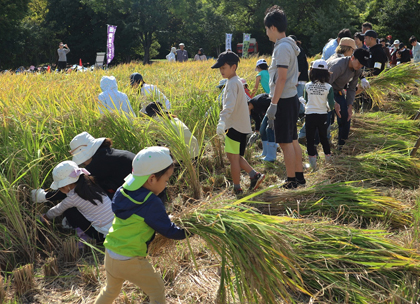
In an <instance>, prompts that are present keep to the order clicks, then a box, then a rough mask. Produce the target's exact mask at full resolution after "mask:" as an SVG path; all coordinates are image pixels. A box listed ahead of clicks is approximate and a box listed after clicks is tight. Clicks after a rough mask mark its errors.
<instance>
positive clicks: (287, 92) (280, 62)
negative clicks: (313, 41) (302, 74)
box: [268, 37, 300, 98]
mask: <svg viewBox="0 0 420 304" xmlns="http://www.w3.org/2000/svg"><path fill="white" fill-rule="evenodd" d="M299 53H300V49H299V47H298V46H297V45H296V43H295V41H294V40H293V39H292V38H290V37H284V38H282V39H280V40H277V41H276V43H275V44H274V51H273V56H272V57H271V64H270V67H269V68H268V73H269V74H270V81H269V85H270V98H273V95H274V90H275V88H276V83H277V79H278V75H277V68H286V69H287V78H286V83H285V85H284V88H283V92H282V94H281V96H280V98H290V97H293V96H295V95H297V87H296V85H297V84H298V77H299V68H298V62H297V56H298V55H299Z"/></svg>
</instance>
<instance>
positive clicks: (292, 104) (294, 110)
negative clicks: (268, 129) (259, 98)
mask: <svg viewBox="0 0 420 304" xmlns="http://www.w3.org/2000/svg"><path fill="white" fill-rule="evenodd" d="M299 108H300V102H299V99H298V97H297V95H296V96H294V97H290V98H280V100H279V102H278V103H277V113H276V120H274V133H275V135H276V143H279V144H289V143H292V142H293V141H294V140H297V138H298V136H297V127H296V123H297V120H298V116H299Z"/></svg>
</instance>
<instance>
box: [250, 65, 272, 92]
mask: <svg viewBox="0 0 420 304" xmlns="http://www.w3.org/2000/svg"><path fill="white" fill-rule="evenodd" d="M255 71H256V72H258V74H257V77H256V78H255V87H254V89H253V90H252V92H251V98H253V97H254V96H255V93H256V92H257V90H258V86H259V84H260V83H261V86H262V87H263V89H264V92H265V93H267V94H268V93H270V86H269V85H268V81H269V79H270V76H269V75H268V65H267V61H265V59H259V60H258V61H257V65H256V67H255Z"/></svg>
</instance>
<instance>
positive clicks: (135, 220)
mask: <svg viewBox="0 0 420 304" xmlns="http://www.w3.org/2000/svg"><path fill="white" fill-rule="evenodd" d="M120 191H121V193H122V194H123V195H124V196H125V197H126V198H127V199H129V200H130V201H132V202H133V203H135V204H139V205H141V204H143V203H144V202H146V201H147V199H148V198H149V197H150V195H151V194H152V192H150V193H149V194H148V195H147V196H146V197H145V199H144V201H143V202H138V201H136V200H134V199H133V198H131V197H130V196H129V195H127V194H126V193H125V192H124V190H123V189H121V190H120ZM154 233H155V230H153V229H152V227H150V226H149V225H147V224H146V223H145V222H144V218H142V217H141V216H138V215H136V214H133V215H132V216H130V217H129V218H127V219H125V220H123V219H121V218H118V217H117V216H115V218H114V221H113V222H112V227H111V228H110V229H109V232H108V235H107V236H106V239H105V242H104V246H105V247H106V248H107V249H109V250H111V251H112V252H115V253H117V254H120V255H124V256H128V257H135V256H141V257H145V256H147V242H149V241H150V239H151V238H152V237H153V235H154Z"/></svg>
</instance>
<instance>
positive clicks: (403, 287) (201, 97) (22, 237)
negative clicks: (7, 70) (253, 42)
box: [0, 58, 420, 303]
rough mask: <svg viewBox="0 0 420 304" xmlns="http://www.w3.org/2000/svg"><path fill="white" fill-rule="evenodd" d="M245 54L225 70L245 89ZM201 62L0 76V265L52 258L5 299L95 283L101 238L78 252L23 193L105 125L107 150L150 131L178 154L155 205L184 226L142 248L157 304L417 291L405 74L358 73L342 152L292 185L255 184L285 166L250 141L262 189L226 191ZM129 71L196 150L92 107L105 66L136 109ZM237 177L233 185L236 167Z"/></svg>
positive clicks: (414, 102) (66, 292)
mask: <svg viewBox="0 0 420 304" xmlns="http://www.w3.org/2000/svg"><path fill="white" fill-rule="evenodd" d="M267 60H268V61H269V58H267ZM254 65H255V59H249V60H241V62H240V65H239V68H238V75H239V76H240V77H243V78H245V79H246V80H247V81H248V84H249V86H250V87H253V85H254V81H255V72H254ZM209 66H210V63H209V62H189V63H187V64H179V63H173V64H169V63H167V62H155V63H153V64H152V65H146V66H143V65H139V64H134V63H133V64H127V65H121V66H118V67H116V68H115V69H111V70H108V71H103V70H98V71H95V72H93V73H90V72H88V73H74V74H68V75H67V74H42V75H24V74H22V75H10V74H7V75H6V74H5V75H0V81H1V83H2V84H4V88H6V89H4V90H1V91H0V111H1V112H0V113H1V114H0V123H1V130H0V157H1V158H0V159H1V163H0V229H1V231H2V233H1V234H0V244H1V245H0V268H1V270H2V274H3V275H4V276H5V281H6V282H9V281H10V280H9V279H10V276H11V273H12V271H13V270H14V269H16V267H18V266H19V265H23V264H27V263H34V266H35V268H37V267H42V266H40V265H43V264H44V263H43V262H44V261H49V260H48V258H49V257H50V256H52V255H51V252H54V255H55V256H57V257H58V258H57V264H58V267H59V269H60V273H59V275H58V276H57V277H54V278H51V280H48V281H45V280H43V276H41V277H40V278H38V277H35V279H34V286H35V287H36V288H37V290H38V291H37V292H38V295H37V297H38V298H37V300H35V298H33V296H32V295H29V300H24V297H26V296H24V297H20V296H15V295H14V292H15V288H14V287H13V286H11V287H9V288H7V289H4V290H5V297H6V301H7V302H8V303H14V302H19V301H29V302H31V301H32V302H34V301H38V302H42V303H47V302H54V301H56V300H57V299H60V300H61V301H63V302H67V303H93V301H94V299H95V297H96V295H97V292H98V290H99V288H100V287H101V285H103V284H104V282H105V276H104V275H105V273H104V269H103V266H102V263H103V262H102V259H103V248H100V247H95V246H93V245H88V247H89V248H91V250H85V251H82V252H77V254H76V250H75V249H74V248H75V247H77V241H75V240H73V241H71V242H72V243H71V244H70V243H69V242H68V241H64V242H63V239H66V237H67V234H66V233H65V232H63V230H62V229H61V226H60V225H59V224H55V223H54V222H53V223H51V225H50V226H45V225H42V224H41V223H40V222H39V221H37V216H38V215H39V214H40V213H42V212H45V210H46V209H47V208H49V207H50V206H51V204H49V203H46V204H39V205H36V206H34V205H32V204H31V203H30V202H29V199H28V190H29V189H30V188H37V187H48V186H49V185H50V183H51V170H52V168H53V167H54V166H55V165H56V164H57V163H59V162H60V161H63V160H65V159H68V158H69V157H70V155H69V153H68V150H69V146H68V144H69V142H70V141H71V139H72V138H73V137H74V136H75V135H76V134H78V133H80V132H83V131H88V132H89V133H90V134H92V135H93V136H95V137H104V136H105V137H110V138H111V139H112V141H113V145H114V147H115V148H117V149H126V150H130V151H132V152H134V153H137V152H138V151H139V150H140V149H142V148H144V147H147V146H150V145H155V144H156V143H157V142H158V143H160V144H164V145H168V146H169V148H170V149H171V151H172V153H173V155H174V157H175V159H176V160H177V161H178V163H179V164H180V167H179V169H178V170H177V173H178V174H177V176H174V177H173V178H172V179H171V183H170V184H169V185H168V192H169V194H170V196H171V198H172V201H173V205H170V206H168V207H169V208H168V209H170V210H171V212H172V213H173V214H174V215H177V216H178V223H179V224H180V225H181V226H185V227H187V228H188V229H189V230H190V231H192V232H194V233H196V235H195V236H193V237H192V238H190V239H188V240H184V241H181V242H168V241H167V240H163V241H162V242H161V243H158V241H159V238H157V239H156V240H155V241H154V242H153V243H156V245H160V248H156V247H155V249H153V250H152V248H151V258H150V259H151V261H152V264H153V265H155V268H156V269H157V271H159V272H160V273H161V274H162V277H163V278H164V281H165V283H166V290H167V300H168V303H214V302H216V301H217V300H219V301H225V302H231V303H233V302H235V301H236V302H241V303H262V302H264V303H270V302H271V303H281V301H283V302H293V301H294V302H296V303H308V302H310V301H311V302H312V303H321V302H322V303H339V302H341V303H346V302H347V303H373V302H378V301H381V302H384V303H409V302H412V303H415V301H420V299H418V295H419V289H418V269H419V264H418V263H419V258H418V255H419V253H420V246H419V242H418V236H419V233H420V228H419V221H420V215H419V214H420V211H419V210H420V207H419V204H420V203H419V199H418V197H420V193H419V190H418V187H419V176H420V167H419V162H418V158H416V157H414V158H413V157H409V156H408V153H409V150H410V149H411V147H412V146H413V145H414V142H415V140H416V139H417V137H418V129H419V127H420V125H419V121H413V120H411V118H412V117H413V116H414V115H415V112H416V111H417V110H418V109H419V108H420V99H419V97H418V91H417V89H416V88H413V87H412V86H411V83H412V81H411V80H410V79H408V78H407V77H406V76H407V75H411V74H410V73H413V72H412V71H409V70H408V69H406V70H404V71H400V70H390V71H389V74H386V75H384V77H383V78H382V79H378V80H377V81H378V82H377V85H375V82H374V81H373V80H372V81H371V84H372V86H373V87H376V89H378V90H381V92H383V94H382V95H380V94H379V93H378V95H377V96H379V97H377V98H380V99H381V111H377V112H365V113H363V114H355V115H354V116H353V119H352V120H353V122H352V130H351V134H350V139H349V141H348V142H347V144H346V146H345V147H344V149H343V152H342V153H341V154H337V153H336V155H335V156H334V162H333V164H331V165H326V164H324V163H323V162H320V169H319V170H318V171H317V172H316V173H310V174H308V173H307V174H306V178H307V182H308V186H307V187H306V188H303V189H300V190H298V191H286V190H281V189H279V188H277V187H273V188H269V189H267V187H268V186H270V185H278V184H280V181H281V180H282V179H283V178H284V177H285V173H284V172H285V167H284V163H283V155H282V153H278V157H277V158H278V159H277V161H276V162H275V163H274V164H265V163H262V162H260V161H258V160H256V159H254V158H253V155H254V154H257V153H259V152H260V150H259V149H258V148H257V147H256V146H253V147H252V148H251V149H248V151H247V154H246V155H247V157H248V160H249V162H250V164H251V165H252V166H253V167H254V168H256V169H257V170H258V171H262V172H264V173H265V174H266V175H267V177H266V180H265V181H264V183H263V188H265V190H264V191H262V192H260V193H258V195H256V196H251V197H247V198H244V199H243V200H240V201H237V199H236V198H235V197H234V196H233V195H232V194H231V192H230V191H229V190H228V189H227V187H228V186H229V185H230V183H231V181H230V176H229V170H230V168H229V166H228V163H227V160H226V157H225V156H224V153H223V146H222V144H221V143H220V142H218V141H217V137H214V134H215V127H216V124H217V120H218V112H219V106H218V104H217V103H216V102H215V100H216V97H217V95H218V94H219V93H220V91H219V89H217V88H215V86H216V85H217V84H218V82H219V80H220V74H219V72H218V71H217V70H212V69H210V67H209ZM133 72H139V73H141V74H142V75H143V77H144V79H145V80H146V82H147V83H151V84H154V85H157V86H158V87H159V89H160V90H161V91H162V92H163V93H164V94H165V95H166V96H167V97H168V98H169V100H170V101H171V104H172V112H173V113H174V114H175V115H177V116H178V117H179V118H180V119H181V120H182V121H183V122H184V123H185V124H186V125H187V126H188V127H189V129H190V130H191V131H192V132H193V134H194V135H195V136H196V137H197V139H198V141H199V146H200V156H199V158H198V160H197V161H192V160H191V159H190V158H189V155H188V154H189V153H188V148H187V146H186V145H185V143H184V141H183V138H182V132H179V131H180V130H177V129H176V128H174V127H172V124H171V122H170V120H169V119H163V120H160V121H151V120H149V119H146V118H144V117H139V118H136V119H133V120H128V119H126V118H125V117H121V116H119V115H114V114H106V115H103V116H100V114H99V111H98V109H97V96H98V94H99V93H100V87H99V83H100V79H101V77H102V76H104V75H114V76H115V77H116V78H117V80H118V86H119V90H120V91H122V92H124V93H126V94H127V95H128V97H129V99H130V102H131V104H132V106H133V108H134V110H135V111H136V112H138V111H139V109H140V108H141V107H142V106H143V105H144V104H145V103H148V102H150V100H146V99H145V98H141V97H139V96H138V92H137V91H136V90H133V89H131V87H130V86H129V81H128V77H129V75H130V74H131V73H133ZM401 73H403V74H401ZM416 73H417V72H416ZM401 75H403V77H402V78H401V77H400V76H401ZM404 75H405V76H404ZM395 77H400V78H401V79H403V82H404V83H405V84H406V86H404V87H403V86H402V85H401V84H400V83H397V87H395V88H392V92H390V89H389V88H391V86H387V81H388V83H389V81H390V79H395ZM404 77H405V78H404ZM380 81H382V82H380ZM209 109H211V111H209ZM206 113H208V115H207V116H206ZM335 134H336V131H334V132H333V135H335ZM333 143H335V139H333ZM334 152H335V151H334ZM243 177H245V175H243ZM362 180H363V182H352V181H362ZM241 183H243V185H244V186H245V187H246V185H247V183H248V179H247V178H243V179H242V180H241ZM58 222H59V220H58V221H57V223H58ZM73 239H74V238H73ZM153 243H152V244H153ZM85 248H87V247H85ZM89 248H87V249H89ZM66 253H67V254H66ZM81 259H82V260H81ZM66 261H68V262H66ZM50 262H51V261H50ZM80 263H82V264H80ZM75 264H76V266H75ZM92 265H93V266H92ZM35 272H36V271H35ZM36 273H37V272H36ZM93 277H94V278H95V280H93ZM86 278H91V279H86ZM88 281H89V282H91V284H90V285H89V284H88V283H89V282H88ZM123 291H124V293H121V295H120V297H119V298H118V299H117V301H116V303H133V302H135V301H136V300H138V299H146V295H145V294H144V293H142V291H141V290H140V289H138V288H137V287H135V286H134V285H132V284H126V285H124V288H123ZM0 294H1V289H0ZM25 299H26V298H25Z"/></svg>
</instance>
